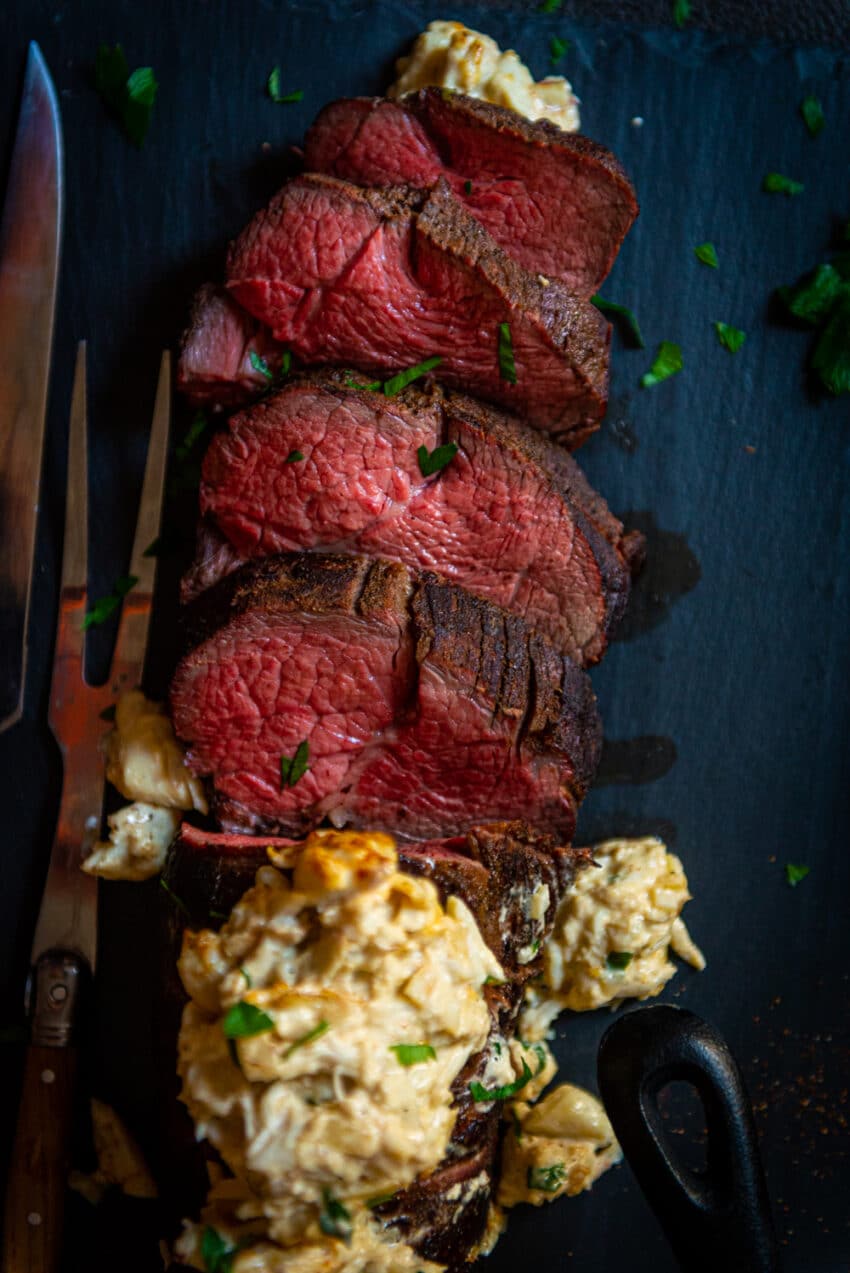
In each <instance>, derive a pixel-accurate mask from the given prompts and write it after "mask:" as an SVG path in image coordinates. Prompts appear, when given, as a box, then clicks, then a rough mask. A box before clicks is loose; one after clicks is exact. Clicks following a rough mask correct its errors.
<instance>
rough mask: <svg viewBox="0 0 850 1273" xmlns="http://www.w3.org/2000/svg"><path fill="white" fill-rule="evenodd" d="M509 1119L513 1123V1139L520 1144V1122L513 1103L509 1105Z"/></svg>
mask: <svg viewBox="0 0 850 1273" xmlns="http://www.w3.org/2000/svg"><path fill="white" fill-rule="evenodd" d="M511 1120H512V1122H513V1125H514V1140H515V1141H516V1143H517V1144H520V1142H521V1141H522V1123H521V1122H520V1121H519V1114H518V1113H517V1112H516V1108H515V1106H513V1105H512V1106H511Z"/></svg>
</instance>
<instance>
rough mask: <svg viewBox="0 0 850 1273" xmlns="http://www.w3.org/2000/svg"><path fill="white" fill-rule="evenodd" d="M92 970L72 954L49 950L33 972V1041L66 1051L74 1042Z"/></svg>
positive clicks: (31, 997)
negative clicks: (85, 986) (85, 989)
mask: <svg viewBox="0 0 850 1273" xmlns="http://www.w3.org/2000/svg"><path fill="white" fill-rule="evenodd" d="M89 975H90V970H89V967H88V964H87V963H86V961H85V959H83V957H82V955H78V954H76V953H75V952H74V951H71V950H46V951H45V952H44V954H43V955H42V956H41V957H40V958H39V960H38V962H37V964H36V965H35V967H34V968H33V970H32V974H31V976H32V981H31V990H30V993H29V996H28V997H29V1001H30V1002H29V1004H28V1007H29V1008H30V1012H31V1019H30V1032H31V1041H32V1042H33V1043H34V1044H35V1045H36V1046H38V1047H48V1048H65V1047H68V1045H69V1044H70V1043H71V1042H72V1040H73V1036H74V1027H75V1025H76V1022H77V1020H78V1017H79V1008H80V1000H81V998H82V995H83V988H84V985H85V983H86V981H87V980H88V978H89Z"/></svg>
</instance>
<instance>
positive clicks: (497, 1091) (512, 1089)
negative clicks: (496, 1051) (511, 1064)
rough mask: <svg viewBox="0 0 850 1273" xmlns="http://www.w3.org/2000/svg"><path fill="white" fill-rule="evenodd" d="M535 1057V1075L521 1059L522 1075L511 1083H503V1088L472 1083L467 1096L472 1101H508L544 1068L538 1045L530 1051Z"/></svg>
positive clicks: (544, 1054)
mask: <svg viewBox="0 0 850 1273" xmlns="http://www.w3.org/2000/svg"><path fill="white" fill-rule="evenodd" d="M532 1050H533V1052H534V1054H535V1056H536V1057H537V1074H532V1072H531V1066H530V1065H529V1064H528V1062H527V1061H526V1059H525V1057H523V1058H522V1074H520V1076H519V1078H516V1079H514V1081H513V1083H505V1085H504V1086H503V1087H485V1086H484V1084H483V1083H479V1082H477V1081H476V1082H473V1083H470V1085H469V1094H470V1096H471V1097H472V1099H473V1100H474V1101H509V1100H510V1099H511V1097H512V1096H516V1094H517V1092H521V1091H522V1089H523V1088H524V1087H525V1085H526V1083H530V1082H531V1080H532V1079H533V1078H537V1076H538V1075H539V1074H542V1073H543V1071H544V1070H545V1068H546V1053H545V1051H544V1049H543V1048H542V1047H541V1045H540V1044H539V1043H538V1044H536V1045H535V1046H534V1048H533V1049H532Z"/></svg>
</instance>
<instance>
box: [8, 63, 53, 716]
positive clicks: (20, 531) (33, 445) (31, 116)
mask: <svg viewBox="0 0 850 1273" xmlns="http://www.w3.org/2000/svg"><path fill="white" fill-rule="evenodd" d="M62 190H63V180H62V126H61V122H60V118H59V105H58V102H57V98H56V90H55V88H54V86H53V81H52V80H51V78H50V72H49V71H48V69H47V66H46V65H45V62H44V58H43V56H42V53H41V50H40V48H39V47H38V45H37V44H36V43H35V42H34V41H33V42H32V43H31V44H30V46H29V55H28V58H27V68H26V75H25V79H24V91H23V97H22V99H21V110H20V117H19V121H18V131H17V134H16V137H15V145H14V149H13V152H12V163H11V168H10V171H9V184H8V187H7V191H6V200H5V204H4V208H3V221H2V226H1V227H0V732H2V731H3V730H4V729H6V728H8V726H9V725H13V724H14V723H15V721H17V720H19V719H20V717H21V714H22V711H23V695H24V677H25V672H26V652H27V625H28V620H29V604H30V594H31V584H32V568H33V554H34V551H35V527H36V517H37V513H38V488H39V482H40V478H41V461H42V453H43V449H44V422H45V414H46V409H47V384H48V378H49V372H50V352H51V345H52V341H53V318H54V313H55V309H56V284H57V278H58V273H59V248H60V239H61V233H62V203H63V198H62Z"/></svg>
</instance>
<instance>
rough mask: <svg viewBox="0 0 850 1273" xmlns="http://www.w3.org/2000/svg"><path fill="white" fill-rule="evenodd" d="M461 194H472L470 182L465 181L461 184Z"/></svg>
mask: <svg viewBox="0 0 850 1273" xmlns="http://www.w3.org/2000/svg"><path fill="white" fill-rule="evenodd" d="M463 193H464V194H466V195H470V194H472V182H471V181H465V182H464V183H463Z"/></svg>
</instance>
